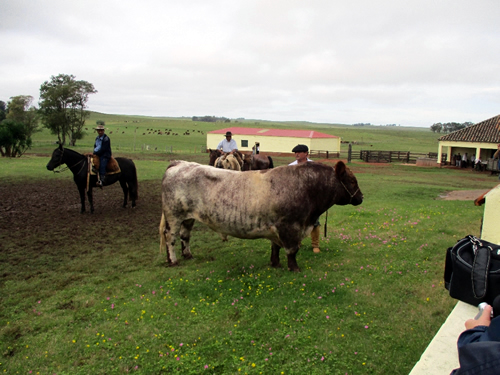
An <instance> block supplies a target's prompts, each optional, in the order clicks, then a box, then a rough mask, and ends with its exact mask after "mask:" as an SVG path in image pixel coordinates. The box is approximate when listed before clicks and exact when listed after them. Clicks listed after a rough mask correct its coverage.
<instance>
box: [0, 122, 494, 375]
mask: <svg viewBox="0 0 500 375" xmlns="http://www.w3.org/2000/svg"><path fill="white" fill-rule="evenodd" d="M105 120H106V119H105ZM179 121H181V120H179ZM106 122H107V124H108V120H106ZM381 130H383V129H381ZM396 130H397V129H396ZM362 132H364V130H362ZM429 133H430V132H429ZM353 134H354V133H353ZM364 134H366V133H364ZM365 136H366V135H363V137H365ZM394 137H397V136H396V135H395V136H394ZM381 142H382V141H381ZM44 147H45V146H44ZM52 147H53V146H52ZM47 148H48V149H49V150H50V148H49V147H48V146H47ZM44 152H45V151H43V150H42V148H39V149H33V150H32V151H31V154H30V155H28V156H26V157H22V158H20V159H15V160H4V159H2V160H0V163H1V168H0V189H5V188H6V187H7V186H8V185H10V184H14V186H15V187H16V188H17V189H18V190H19V191H22V190H23V189H27V185H28V184H29V183H30V182H31V181H32V180H34V181H40V182H41V183H46V184H48V186H54V185H55V186H60V187H61V189H62V191H64V192H66V191H68V193H67V196H68V197H73V195H74V198H75V203H76V202H77V199H76V198H77V197H76V194H77V193H76V188H75V187H74V185H73V184H72V182H71V181H70V180H71V177H70V174H68V173H69V172H66V174H64V173H62V174H56V175H54V174H52V173H49V172H48V171H47V170H46V169H45V165H46V163H47V161H48V156H47V155H45V156H35V155H36V154H43V153H44ZM115 153H116V154H119V152H115ZM127 155H128V156H131V157H132V158H133V159H134V161H135V162H136V164H137V168H138V172H139V179H140V192H139V194H140V197H141V199H142V200H139V201H138V207H137V208H136V209H135V211H134V210H130V209H129V210H123V211H119V215H117V214H116V213H115V211H113V210H114V204H113V205H110V204H107V202H106V201H103V200H102V197H103V194H105V193H106V192H108V193H109V196H110V197H111V196H113V199H115V196H116V197H118V196H119V188H118V187H116V188H108V190H106V189H105V190H104V193H98V192H96V196H97V198H100V201H99V202H98V203H96V214H95V215H94V216H90V215H88V214H87V215H80V214H79V213H78V208H77V207H76V206H75V207H73V208H68V209H67V208H66V206H67V205H69V204H71V202H69V201H68V198H62V197H53V196H51V195H46V196H44V199H42V200H40V201H37V202H36V204H37V205H38V206H40V205H41V206H42V208H41V209H39V210H38V211H36V212H38V213H40V214H44V215H47V218H49V217H51V218H52V219H47V221H46V222H45V224H44V225H42V226H37V225H35V221H36V219H37V218H33V217H32V216H30V215H29V214H26V215H27V219H26V221H22V223H24V225H21V224H19V223H18V222H17V221H15V220H11V221H9V220H6V218H7V217H11V218H14V216H7V214H8V213H9V212H10V215H20V214H21V213H16V212H12V210H14V211H15V210H16V207H15V205H14V206H13V208H10V209H9V207H8V206H9V204H6V203H2V206H0V213H1V214H2V215H1V216H0V219H2V217H3V219H2V220H1V221H0V223H1V224H2V227H1V228H0V229H1V230H0V243H1V244H2V245H1V248H0V249H1V251H0V275H2V278H1V279H0V362H1V364H0V372H3V373H8V374H17V373H19V374H25V373H29V372H30V371H31V373H33V374H36V373H39V374H54V373H55V374H90V373H91V374H123V373H128V372H133V373H136V374H161V373H165V374H171V373H173V374H199V373H207V374H237V373H248V374H260V373H262V374H274V373H277V374H281V373H283V374H325V373H331V374H346V373H347V374H407V373H408V372H409V371H410V370H411V368H412V367H413V365H414V364H415V363H416V362H417V361H418V359H419V358H420V355H421V353H422V352H423V350H424V349H425V347H426V346H427V345H428V343H429V341H430V340H431V339H432V337H433V336H434V335H435V333H436V332H437V330H438V329H439V327H440V326H441V324H442V323H443V322H444V321H445V319H446V317H447V315H448V314H449V312H450V311H451V309H452V307H453V305H454V303H455V301H454V300H453V299H451V298H450V297H449V296H448V294H447V291H446V290H445V289H444V287H443V270H444V254H445V250H446V248H447V247H448V246H451V245H452V244H453V243H455V242H456V241H457V240H458V239H460V238H462V237H463V236H464V235H467V234H475V235H479V234H480V225H481V218H482V213H483V208H482V207H476V206H474V204H473V202H471V201H444V200H439V199H438V197H439V196H440V195H442V194H444V193H445V192H447V191H452V190H457V189H488V188H491V187H493V186H495V185H496V183H497V180H496V177H491V176H489V175H487V174H476V173H474V172H471V171H470V170H467V171H464V170H452V169H445V168H442V169H439V168H418V167H415V166H405V165H399V164H391V165H383V166H373V165H368V164H364V163H362V162H354V163H351V164H350V165H349V166H350V168H351V169H352V170H353V171H354V172H355V174H356V176H357V178H358V181H359V185H360V188H361V190H362V191H363V193H364V196H365V201H364V202H363V204H362V205H360V206H358V207H353V206H343V207H337V206H334V207H333V208H331V209H330V210H329V213H328V228H327V235H326V237H324V236H323V235H324V233H323V227H322V238H321V242H320V245H321V248H322V252H321V253H320V254H314V253H313V252H312V250H311V246H310V239H309V238H307V239H305V240H304V241H303V246H302V248H301V250H300V251H299V253H298V256H297V261H298V264H299V266H300V267H301V269H302V272H300V273H291V272H288V271H286V270H285V269H273V268H271V267H269V258H270V244H269V242H268V241H265V240H254V241H250V240H239V239H235V238H230V239H229V241H228V242H221V241H220V238H219V236H218V235H217V234H216V233H213V232H211V231H210V230H208V229H207V228H206V227H205V226H203V225H198V224H196V225H195V227H194V230H193V236H192V244H191V248H192V251H193V255H194V259H193V260H189V261H185V260H181V262H180V266H178V267H172V268H169V267H166V266H165V259H164V257H165V256H164V255H160V254H159V252H158V244H159V241H158V235H157V228H158V224H159V215H160V201H161V199H160V181H161V177H162V175H163V172H164V170H165V168H166V166H167V163H168V160H169V159H170V158H171V156H172V155H163V154H161V153H144V152H142V151H137V152H135V153H133V152H132V151H129V152H127ZM173 156H175V158H178V159H189V160H195V161H199V162H202V163H204V162H206V161H207V159H208V157H207V155H206V154H197V153H194V152H193V153H184V154H180V153H176V154H175V155H173ZM288 161H289V159H287V158H279V159H278V164H280V165H282V164H285V163H287V162H288ZM111 189H115V190H111ZM35 190H36V189H35ZM37 192H38V193H39V194H49V193H48V192H46V191H45V190H42V191H38V190H37ZM99 194H100V195H99ZM57 198H59V203H58V204H60V205H61V206H60V207H56V208H54V207H50V208H48V209H47V210H52V211H49V212H45V211H44V210H43V205H44V204H47V205H49V203H50V201H51V200H54V199H57ZM109 199H111V198H109ZM118 200H119V199H118ZM107 207H111V208H112V209H111V210H110V209H107ZM34 212H35V211H34ZM65 222H72V223H74V224H73V225H72V226H71V227H70V226H69V225H68V226H67V227H64V226H62V224H63V223H65ZM324 222H325V215H323V216H322V218H321V223H322V224H324ZM56 224H60V225H61V226H58V225H56ZM97 234H99V235H97ZM178 256H180V252H179V253H178ZM282 263H284V254H282ZM450 350H456V349H455V348H454V347H451V348H450Z"/></svg>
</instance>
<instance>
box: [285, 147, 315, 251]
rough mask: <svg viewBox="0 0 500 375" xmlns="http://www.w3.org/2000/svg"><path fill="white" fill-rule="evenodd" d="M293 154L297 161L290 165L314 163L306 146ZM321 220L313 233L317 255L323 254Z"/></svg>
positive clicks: (296, 149)
mask: <svg viewBox="0 0 500 375" xmlns="http://www.w3.org/2000/svg"><path fill="white" fill-rule="evenodd" d="M292 152H294V153H295V161H294V162H292V163H290V164H288V165H300V164H304V163H307V162H312V160H311V159H309V158H308V156H309V147H307V146H306V145H297V146H295V147H294V148H293V149H292ZM319 225H320V224H319V219H318V221H316V223H314V227H313V230H312V231H311V246H312V248H313V252H315V253H316V254H317V253H319V252H321V251H320V249H319Z"/></svg>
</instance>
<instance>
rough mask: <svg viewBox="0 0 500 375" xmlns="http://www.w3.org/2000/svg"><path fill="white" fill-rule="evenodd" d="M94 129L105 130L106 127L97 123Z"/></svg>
mask: <svg viewBox="0 0 500 375" xmlns="http://www.w3.org/2000/svg"><path fill="white" fill-rule="evenodd" d="M94 129H95V130H106V128H105V127H104V125H97V126H96V127H95V128H94Z"/></svg>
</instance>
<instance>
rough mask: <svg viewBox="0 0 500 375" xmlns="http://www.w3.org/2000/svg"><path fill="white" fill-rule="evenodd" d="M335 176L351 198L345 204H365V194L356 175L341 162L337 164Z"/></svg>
mask: <svg viewBox="0 0 500 375" xmlns="http://www.w3.org/2000/svg"><path fill="white" fill-rule="evenodd" d="M335 176H336V177H337V180H338V181H339V182H340V184H341V186H342V187H343V189H344V190H345V194H346V196H347V197H348V198H349V199H348V200H347V201H346V202H345V203H344V204H352V205H353V206H357V205H359V204H361V203H363V193H361V190H360V189H359V186H358V180H357V179H356V177H355V176H354V173H352V172H351V170H350V169H349V168H347V167H346V165H345V163H344V162H343V161H341V160H340V161H338V162H337V164H335ZM337 204H342V203H337Z"/></svg>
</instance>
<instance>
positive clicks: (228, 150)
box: [217, 131, 243, 167]
mask: <svg viewBox="0 0 500 375" xmlns="http://www.w3.org/2000/svg"><path fill="white" fill-rule="evenodd" d="M232 136H233V134H232V133H231V132H229V131H228V132H226V138H224V139H223V140H222V141H220V142H219V144H218V145H217V150H221V151H222V156H223V157H224V159H225V157H226V156H225V155H233V156H234V157H235V158H236V160H238V163H239V164H240V167H241V166H242V165H243V160H242V158H241V154H240V152H239V151H238V145H237V144H236V141H235V140H234V139H232Z"/></svg>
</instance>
